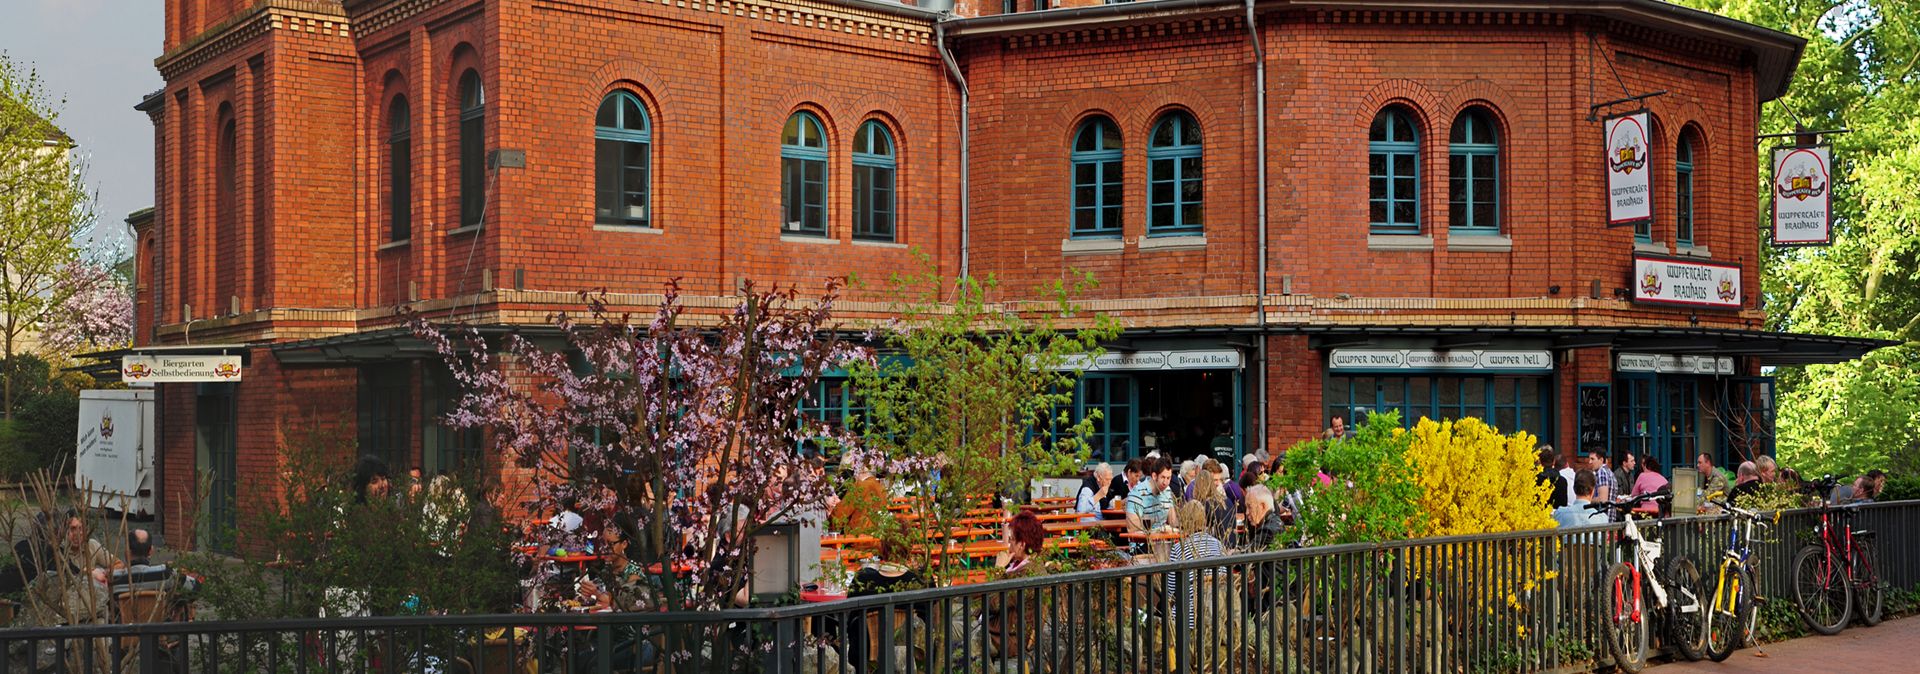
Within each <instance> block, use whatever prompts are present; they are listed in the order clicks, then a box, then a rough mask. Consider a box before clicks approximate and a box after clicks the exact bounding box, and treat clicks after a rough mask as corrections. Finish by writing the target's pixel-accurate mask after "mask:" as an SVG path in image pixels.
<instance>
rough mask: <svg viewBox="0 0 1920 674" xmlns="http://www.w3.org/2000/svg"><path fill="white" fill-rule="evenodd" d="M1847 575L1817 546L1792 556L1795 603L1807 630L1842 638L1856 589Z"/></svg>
mask: <svg viewBox="0 0 1920 674" xmlns="http://www.w3.org/2000/svg"><path fill="white" fill-rule="evenodd" d="M1846 576H1847V573H1846V570H1845V569H1842V568H1840V566H1839V565H1838V564H1834V563H1832V562H1831V560H1828V559H1827V552H1826V550H1824V549H1821V547H1820V546H1818V545H1809V546H1806V547H1804V548H1800V551H1799V552H1796V553H1794V555H1793V603H1794V605H1795V606H1796V607H1798V608H1799V609H1800V618H1801V619H1802V620H1805V621H1806V622H1807V627H1811V628H1813V631H1815V632H1819V633H1821V634H1839V633H1840V630H1841V628H1844V627H1846V626H1847V617H1848V615H1849V614H1850V613H1852V602H1853V588H1852V587H1851V586H1849V585H1848V584H1847V577H1846Z"/></svg>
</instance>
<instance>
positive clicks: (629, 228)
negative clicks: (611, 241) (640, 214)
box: [593, 223, 666, 234]
mask: <svg viewBox="0 0 1920 674" xmlns="http://www.w3.org/2000/svg"><path fill="white" fill-rule="evenodd" d="M593 231H596V232H626V233H628V234H664V233H666V230H663V229H660V228H658V227H647V226H645V225H603V224H599V223H595V224H594V225H593Z"/></svg>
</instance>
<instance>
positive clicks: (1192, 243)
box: [1140, 234, 1207, 250]
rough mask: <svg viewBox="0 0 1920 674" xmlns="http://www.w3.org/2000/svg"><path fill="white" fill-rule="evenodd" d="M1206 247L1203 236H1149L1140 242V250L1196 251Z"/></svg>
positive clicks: (1205, 237) (1205, 238)
mask: <svg viewBox="0 0 1920 674" xmlns="http://www.w3.org/2000/svg"><path fill="white" fill-rule="evenodd" d="M1206 247H1207V236H1206V235H1205V234H1192V235H1186V236H1149V237H1147V238H1144V239H1141V240H1140V250H1198V249H1203V248H1206Z"/></svg>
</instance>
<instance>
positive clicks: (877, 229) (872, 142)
mask: <svg viewBox="0 0 1920 674" xmlns="http://www.w3.org/2000/svg"><path fill="white" fill-rule="evenodd" d="M896 170H898V169H897V164H896V162H895V160H894V153H893V134H890V133H887V126H886V125H885V124H881V123H880V122H878V121H871V120H870V121H868V122H867V123H865V124H861V125H860V130H859V132H857V133H855V134H854V135H853V238H856V239H864V240H868V241H892V240H893V237H894V230H893V227H894V218H893V214H894V186H895V184H896V181H895V180H894V174H895V171H896Z"/></svg>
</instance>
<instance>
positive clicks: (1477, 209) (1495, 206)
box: [1447, 108, 1500, 234]
mask: <svg viewBox="0 0 1920 674" xmlns="http://www.w3.org/2000/svg"><path fill="white" fill-rule="evenodd" d="M1447 169H1448V175H1447V197H1448V199H1447V200H1448V205H1449V206H1450V207H1451V210H1450V211H1449V215H1450V217H1449V218H1448V219H1449V222H1448V224H1447V227H1448V231H1451V232H1453V233H1455V234H1499V233H1500V139H1499V136H1498V135H1497V134H1496V132H1495V131H1494V127H1493V120H1492V119H1491V118H1489V117H1488V115H1487V111H1485V110H1482V109H1479V108H1472V109H1469V110H1467V111H1466V112H1462V113H1460V117H1459V118H1457V119H1455V120H1453V132H1452V133H1451V135H1450V137H1449V138H1448V139H1447Z"/></svg>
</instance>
